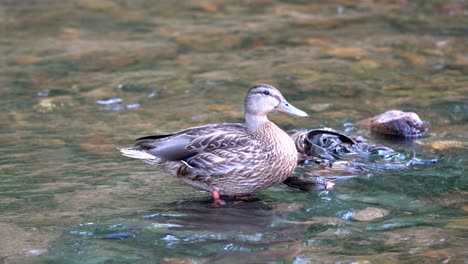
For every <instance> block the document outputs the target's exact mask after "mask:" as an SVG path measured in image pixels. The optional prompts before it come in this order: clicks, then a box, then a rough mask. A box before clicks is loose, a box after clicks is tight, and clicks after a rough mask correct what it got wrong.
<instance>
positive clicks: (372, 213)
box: [352, 207, 389, 221]
mask: <svg viewBox="0 0 468 264" xmlns="http://www.w3.org/2000/svg"><path fill="white" fill-rule="evenodd" d="M388 213H389V211H388V210H386V209H381V208H375V207H367V208H366V209H364V210H359V211H357V212H356V213H355V214H354V215H353V216H352V218H353V219H354V220H358V221H372V220H375V219H377V218H382V217H385V216H387V215H388Z"/></svg>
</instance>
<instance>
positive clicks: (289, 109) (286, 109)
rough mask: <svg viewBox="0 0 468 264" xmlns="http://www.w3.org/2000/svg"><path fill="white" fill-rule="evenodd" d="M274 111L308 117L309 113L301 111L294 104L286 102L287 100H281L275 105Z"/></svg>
mask: <svg viewBox="0 0 468 264" xmlns="http://www.w3.org/2000/svg"><path fill="white" fill-rule="evenodd" d="M275 109H276V111H280V112H283V113H286V114H290V115H295V116H300V117H308V116H309V115H308V114H307V113H306V112H304V111H302V110H301V109H299V108H297V107H295V106H294V105H292V104H290V103H288V101H286V100H283V101H282V102H281V103H280V104H279V105H278V106H276V107H275Z"/></svg>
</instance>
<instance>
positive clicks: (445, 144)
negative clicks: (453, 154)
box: [430, 140, 466, 150]
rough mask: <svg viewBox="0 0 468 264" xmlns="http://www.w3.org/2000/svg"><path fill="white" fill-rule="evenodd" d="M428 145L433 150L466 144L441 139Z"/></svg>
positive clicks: (463, 146)
mask: <svg viewBox="0 0 468 264" xmlns="http://www.w3.org/2000/svg"><path fill="white" fill-rule="evenodd" d="M430 147H431V148H432V149H434V150H446V149H453V148H465V147H466V144H465V143H464V142H461V141H456V140H441V141H436V142H433V143H431V144H430Z"/></svg>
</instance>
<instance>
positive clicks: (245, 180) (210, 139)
mask: <svg viewBox="0 0 468 264" xmlns="http://www.w3.org/2000/svg"><path fill="white" fill-rule="evenodd" d="M271 111H282V112H286V113H290V114H294V115H298V116H307V114H306V113H304V112H302V111H301V110H299V109H297V108H295V107H294V106H292V105H290V104H289V103H288V102H287V101H286V100H285V99H284V97H283V96H282V95H281V93H280V92H279V91H278V90H277V89H276V88H275V87H273V86H270V85H266V84H261V85H257V86H254V87H253V88H251V89H250V90H249V93H248V94H247V97H246V100H245V105H244V112H245V118H246V124H245V125H244V124H238V123H223V124H210V125H204V126H199V127H192V128H189V129H186V130H182V131H180V132H177V133H174V134H170V135H163V136H149V137H143V138H140V139H138V140H137V141H138V142H137V144H136V145H135V146H134V147H131V148H124V149H121V152H122V154H123V155H125V156H128V157H132V158H138V159H143V160H144V161H145V162H147V163H149V164H152V165H155V166H157V167H160V168H163V169H165V170H167V171H168V172H170V173H171V174H172V175H174V176H176V177H177V178H179V179H181V180H182V181H183V182H185V183H187V184H189V185H191V186H193V187H195V188H198V189H201V190H205V191H213V190H216V191H218V192H219V193H220V194H222V195H236V196H240V195H249V194H252V193H255V192H257V191H259V190H261V189H265V188H268V187H270V186H272V185H274V184H277V183H281V182H283V181H284V180H285V179H286V178H287V177H289V176H290V175H291V173H292V171H293V170H294V168H295V166H296V163H297V150H296V146H295V144H294V142H293V140H292V139H291V137H289V136H288V134H286V133H285V132H284V131H283V130H281V129H280V128H279V127H277V126H276V125H275V124H274V123H272V122H270V121H269V120H268V119H267V117H266V115H267V113H268V112H271Z"/></svg>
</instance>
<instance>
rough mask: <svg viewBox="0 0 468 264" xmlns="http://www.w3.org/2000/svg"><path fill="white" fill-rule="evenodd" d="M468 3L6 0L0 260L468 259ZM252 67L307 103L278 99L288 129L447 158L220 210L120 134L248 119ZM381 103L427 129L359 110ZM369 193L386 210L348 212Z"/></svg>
mask: <svg viewBox="0 0 468 264" xmlns="http://www.w3.org/2000/svg"><path fill="white" fill-rule="evenodd" d="M467 14H468V7H467V4H466V2H465V1H449V2H447V1H392V2H365V3H364V2H363V3H355V2H354V1H333V2H331V3H327V4H325V3H322V2H320V1H314V2H309V1H291V2H281V1H275V0H253V1H241V2H238V1H226V2H224V1H205V2H203V3H199V2H198V1H186V2H177V3H175V2H172V1H158V2H153V1H125V0H124V1H117V0H115V1H112V0H97V1H88V0H81V1H52V0H49V1H47V0H44V1H2V2H0V25H1V26H0V36H1V38H0V51H1V54H2V56H1V59H0V62H1V63H0V87H1V89H0V110H1V120H2V121H1V122H0V133H1V135H2V136H1V137H0V143H1V144H0V151H1V153H2V155H1V158H0V172H1V173H0V262H1V263H158V262H163V263H265V262H270V263H351V262H355V263H395V262H416V263H441V262H442V263H463V262H467V261H468V254H467V251H466V245H467V238H468V232H467V228H468V222H467V221H468V218H467V211H468V203H467V201H468V193H467V173H466V165H467V158H468V152H467V143H466V141H467V138H468V132H467V131H468V126H467V120H468V114H467V113H468V100H467V96H468V88H467V87H468V77H467V76H468V49H467V47H468V45H467V44H468V43H467V42H468V38H467V37H468V28H467V26H466V25H468V15H467ZM257 83H271V84H273V85H276V86H277V87H279V88H280V89H281V90H282V91H283V93H284V95H285V96H286V97H287V98H288V99H289V101H290V102H292V103H293V104H294V105H296V106H297V107H299V108H301V109H304V110H306V111H307V112H309V113H310V114H311V116H312V117H311V118H309V119H305V120H303V119H294V118H290V117H287V116H282V115H273V116H272V117H271V118H272V119H273V120H274V121H275V122H276V123H277V124H279V125H280V126H281V127H283V128H284V129H292V128H309V129H311V128H317V127H322V126H329V127H332V128H335V129H339V130H346V131H348V133H349V134H352V135H362V136H364V137H366V138H367V139H368V140H370V141H371V142H377V143H380V144H385V145H387V146H390V147H392V148H394V149H396V150H399V151H401V152H411V151H413V150H414V151H415V152H416V154H417V155H418V156H419V157H422V158H437V159H438V160H439V163H438V164H436V165H434V166H413V167H411V168H409V169H406V170H397V171H395V170H393V171H379V172H375V173H369V174H365V175H362V176H359V177H356V178H353V179H350V180H347V181H343V182H340V183H339V184H337V185H336V186H335V188H334V189H333V190H331V191H327V192H323V191H312V192H301V191H298V190H294V189H290V188H288V187H285V186H276V187H273V188H270V189H268V190H265V191H263V192H261V193H259V194H258V195H257V200H254V201H251V202H246V203H240V204H230V205H228V206H226V207H222V208H211V207H210V202H211V200H210V197H209V195H208V194H207V193H204V192H200V191H197V190H195V189H192V188H190V187H188V186H185V185H182V184H180V183H179V182H178V181H177V180H176V179H174V178H173V177H171V176H170V175H168V174H167V173H164V172H162V171H159V170H156V169H154V168H151V167H149V166H147V165H145V164H143V163H140V162H138V161H135V160H131V159H127V158H125V157H121V156H120V155H119V153H118V151H117V150H116V148H117V147H122V146H128V145H131V144H133V139H134V138H137V137H140V136H144V135H150V134H158V133H167V132H171V131H175V130H178V129H182V128H185V127H190V126H195V125H200V124H205V123H215V122H240V121H242V100H243V97H244V95H245V93H246V91H247V89H248V88H249V87H250V86H252V85H254V84H257ZM109 100H111V101H109ZM112 100H114V102H115V101H116V100H117V101H121V102H120V103H118V102H115V103H112V102H113V101H112ZM389 109H400V110H405V111H414V112H416V113H418V114H419V115H420V116H421V118H422V119H424V120H426V121H428V122H429V123H430V131H429V134H428V135H427V136H425V137H424V138H421V139H418V140H416V141H414V142H412V143H406V144H401V143H398V142H390V141H385V140H382V139H377V138H375V137H374V136H373V135H371V134H369V133H368V131H367V130H366V129H363V128H360V127H359V126H358V125H357V123H358V121H360V120H362V119H364V118H366V117H370V116H373V115H376V114H379V113H381V112H383V111H385V110H389ZM367 207H373V208H377V209H378V210H387V211H386V212H387V215H386V216H384V217H378V218H376V219H374V220H373V221H359V220H355V219H354V218H353V215H355V214H356V213H358V212H359V211H361V210H363V209H365V208H367Z"/></svg>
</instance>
